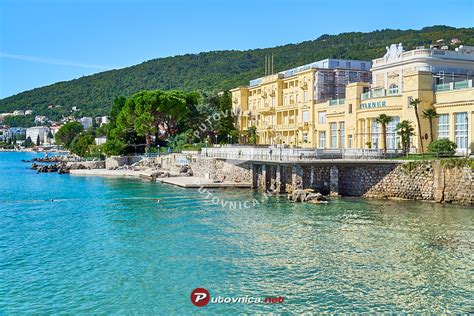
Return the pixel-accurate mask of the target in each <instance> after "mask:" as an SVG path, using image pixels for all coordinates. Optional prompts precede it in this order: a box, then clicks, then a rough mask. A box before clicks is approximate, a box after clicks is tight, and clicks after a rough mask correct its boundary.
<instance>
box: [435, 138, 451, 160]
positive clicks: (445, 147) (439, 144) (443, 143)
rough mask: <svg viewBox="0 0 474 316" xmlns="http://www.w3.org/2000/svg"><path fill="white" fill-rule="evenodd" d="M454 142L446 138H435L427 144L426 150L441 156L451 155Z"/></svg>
mask: <svg viewBox="0 0 474 316" xmlns="http://www.w3.org/2000/svg"><path fill="white" fill-rule="evenodd" d="M456 147H457V146H456V144H455V143H454V142H452V141H450V140H449V139H447V138H441V139H437V140H435V141H432V142H431V143H430V144H429V145H428V152H429V153H432V154H435V155H437V156H441V157H452V156H453V155H454V153H455V152H456Z"/></svg>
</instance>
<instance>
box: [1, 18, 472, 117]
mask: <svg viewBox="0 0 474 316" xmlns="http://www.w3.org/2000/svg"><path fill="white" fill-rule="evenodd" d="M451 38H459V39H460V40H461V41H462V44H463V45H474V28H472V27H471V28H455V27H450V26H442V25H435V26H429V27H424V28H422V29H420V30H413V29H408V30H394V29H382V30H375V31H371V32H346V33H341V34H337V35H329V34H323V35H321V36H319V37H318V38H316V39H314V40H307V41H302V42H300V43H296V44H295V43H291V44H285V45H279V46H275V47H270V48H257V49H248V50H218V51H209V52H200V53H196V54H182V55H176V56H169V57H162V58H156V59H151V60H148V61H144V62H141V63H139V64H136V65H132V66H128V67H124V68H120V69H112V70H107V71H103V72H99V73H96V74H92V75H88V76H83V77H80V78H76V79H72V80H67V81H60V82H56V83H53V84H51V85H47V86H43V87H38V88H34V89H31V90H28V91H24V92H20V93H18V94H15V95H12V96H9V97H6V98H4V99H0V112H10V111H13V110H17V109H32V110H34V111H35V113H36V114H42V115H48V116H50V117H52V118H54V117H60V116H61V115H67V114H68V113H69V111H70V109H71V108H72V107H73V106H76V107H78V108H80V109H81V110H80V112H79V113H78V115H90V116H95V115H106V114H108V112H109V110H110V108H111V105H112V100H113V99H114V98H115V97H117V96H120V95H123V96H129V95H131V94H133V93H135V92H138V91H140V90H145V89H164V90H169V89H183V90H186V91H190V90H198V91H202V92H204V93H215V92H216V91H219V90H227V89H230V88H233V87H236V86H239V85H243V84H248V81H249V80H250V79H254V78H258V77H261V76H263V75H264V69H263V60H264V56H265V54H271V53H273V54H274V56H275V71H276V72H277V71H281V70H285V69H289V68H292V67H296V66H299V65H302V64H306V63H309V62H313V61H316V60H320V59H325V58H346V59H364V60H372V59H374V58H378V57H381V56H383V54H384V53H385V47H386V46H388V45H390V44H392V43H403V44H404V47H405V48H406V49H412V48H415V47H416V46H421V45H425V46H426V45H429V44H431V43H433V42H434V41H436V40H438V39H445V40H446V42H447V44H449V41H450V40H451ZM50 104H53V105H60V106H61V107H56V108H53V109H48V105H50Z"/></svg>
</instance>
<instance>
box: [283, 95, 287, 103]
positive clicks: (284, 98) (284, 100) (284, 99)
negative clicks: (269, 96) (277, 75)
mask: <svg viewBox="0 0 474 316" xmlns="http://www.w3.org/2000/svg"><path fill="white" fill-rule="evenodd" d="M283 105H286V95H285V96H284V97H283Z"/></svg>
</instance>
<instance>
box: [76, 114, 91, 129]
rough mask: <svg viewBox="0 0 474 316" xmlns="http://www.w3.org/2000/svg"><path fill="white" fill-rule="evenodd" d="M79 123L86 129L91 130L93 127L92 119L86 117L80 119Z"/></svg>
mask: <svg viewBox="0 0 474 316" xmlns="http://www.w3.org/2000/svg"><path fill="white" fill-rule="evenodd" d="M79 123H81V124H82V126H83V127H84V129H89V128H91V127H92V117H87V116H85V117H83V118H81V119H79Z"/></svg>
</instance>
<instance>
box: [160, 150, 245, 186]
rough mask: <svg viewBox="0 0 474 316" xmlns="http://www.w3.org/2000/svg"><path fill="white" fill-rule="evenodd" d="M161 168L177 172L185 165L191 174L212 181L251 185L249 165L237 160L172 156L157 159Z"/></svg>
mask: <svg viewBox="0 0 474 316" xmlns="http://www.w3.org/2000/svg"><path fill="white" fill-rule="evenodd" d="M159 163H160V164H161V166H162V168H164V169H166V170H170V171H172V172H179V170H180V169H181V167H182V166H183V165H185V164H187V165H189V166H190V167H191V169H192V171H193V174H194V175H195V176H197V177H202V178H206V179H212V180H220V181H223V180H225V181H230V182H241V183H252V168H251V164H249V163H247V162H242V161H237V160H225V159H216V158H208V157H201V156H195V155H182V154H172V155H167V156H164V157H161V158H159Z"/></svg>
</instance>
